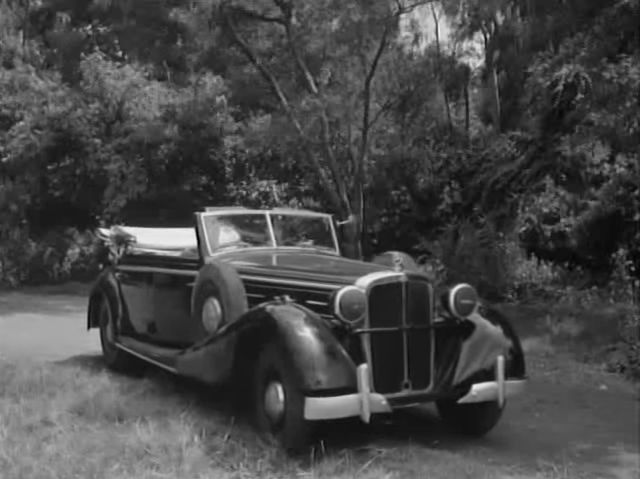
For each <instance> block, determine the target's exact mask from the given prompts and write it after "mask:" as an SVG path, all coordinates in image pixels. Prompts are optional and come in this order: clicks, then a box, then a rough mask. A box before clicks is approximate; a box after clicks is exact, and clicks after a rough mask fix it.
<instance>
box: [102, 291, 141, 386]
mask: <svg viewBox="0 0 640 479" xmlns="http://www.w3.org/2000/svg"><path fill="white" fill-rule="evenodd" d="M98 325H99V328H100V346H101V347H102V357H103V358H104V361H105V363H106V365H107V367H108V368H109V369H112V370H114V371H117V372H121V373H128V374H138V373H140V372H141V371H142V363H141V361H140V360H138V359H137V358H135V357H133V356H131V355H130V354H129V353H127V352H125V351H123V350H122V349H120V348H118V347H117V346H116V344H115V341H116V337H117V331H116V324H115V317H114V314H113V311H112V307H111V304H110V303H109V300H108V299H106V298H103V299H102V301H100V306H99V310H98Z"/></svg>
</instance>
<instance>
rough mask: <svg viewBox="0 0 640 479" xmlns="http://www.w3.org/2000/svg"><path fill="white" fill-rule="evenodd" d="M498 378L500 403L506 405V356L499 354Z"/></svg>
mask: <svg viewBox="0 0 640 479" xmlns="http://www.w3.org/2000/svg"><path fill="white" fill-rule="evenodd" d="M496 380H497V382H498V404H499V405H500V407H502V406H503V405H504V399H505V397H504V396H505V385H504V356H503V355H500V356H498V359H497V360H496Z"/></svg>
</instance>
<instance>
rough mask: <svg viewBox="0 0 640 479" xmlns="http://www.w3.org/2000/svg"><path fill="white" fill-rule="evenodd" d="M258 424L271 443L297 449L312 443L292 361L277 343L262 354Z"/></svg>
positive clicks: (256, 382)
mask: <svg viewBox="0 0 640 479" xmlns="http://www.w3.org/2000/svg"><path fill="white" fill-rule="evenodd" d="M253 402H254V412H255V420H256V426H257V427H258V429H259V431H260V432H261V433H262V434H264V435H265V437H266V438H267V440H268V441H269V442H271V441H275V442H277V443H279V444H280V445H281V446H282V447H283V448H284V449H285V450H287V451H289V452H296V451H300V450H302V449H304V447H306V446H308V445H309V440H310V438H311V434H312V427H311V423H310V422H309V421H307V420H306V419H305V418H304V394H303V393H302V391H301V389H300V387H299V385H298V383H297V381H296V379H295V375H294V372H293V370H292V367H291V361H290V360H288V358H287V357H286V355H285V354H283V351H282V349H281V348H280V347H278V345H277V344H275V343H271V344H268V345H267V346H266V347H265V348H264V349H263V350H262V352H261V353H260V355H259V357H258V361H257V367H256V371H255V375H254V382H253Z"/></svg>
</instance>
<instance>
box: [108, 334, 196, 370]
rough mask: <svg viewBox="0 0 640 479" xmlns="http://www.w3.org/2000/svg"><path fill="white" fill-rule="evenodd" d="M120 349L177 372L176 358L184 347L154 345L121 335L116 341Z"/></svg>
mask: <svg viewBox="0 0 640 479" xmlns="http://www.w3.org/2000/svg"><path fill="white" fill-rule="evenodd" d="M116 346H117V347H118V348H119V349H122V350H123V351H125V352H127V353H129V354H131V355H132V356H135V357H137V358H140V359H142V360H143V361H146V362H148V363H150V364H153V365H154V366H158V367H159V368H162V369H164V370H165V371H169V372H171V373H173V374H177V372H178V370H177V368H176V360H177V358H178V355H179V354H181V353H182V352H183V351H184V350H183V349H175V348H163V347H162V346H154V345H153V344H149V343H145V342H142V341H138V340H136V339H133V338H128V337H120V338H118V341H117V342H116Z"/></svg>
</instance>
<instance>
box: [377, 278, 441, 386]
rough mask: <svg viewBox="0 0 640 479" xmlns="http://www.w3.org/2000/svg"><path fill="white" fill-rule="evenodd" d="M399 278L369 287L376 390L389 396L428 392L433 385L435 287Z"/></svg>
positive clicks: (422, 280)
mask: <svg viewBox="0 0 640 479" xmlns="http://www.w3.org/2000/svg"><path fill="white" fill-rule="evenodd" d="M397 278H398V280H397V281H393V282H389V281H388V280H387V281H384V282H380V283H379V284H375V283H374V284H373V285H372V286H370V288H369V299H368V301H369V304H368V317H367V322H368V324H367V325H366V329H368V330H369V331H368V333H367V334H368V341H369V349H370V360H371V370H372V375H373V387H374V389H375V390H376V391H377V392H379V393H385V394H386V393H395V392H400V391H404V390H424V389H427V388H428V387H429V384H430V382H431V362H432V354H431V353H432V351H431V349H432V342H431V329H430V328H429V326H430V324H431V315H432V305H431V302H432V289H431V285H430V284H429V282H428V281H427V280H426V279H422V278H408V279H407V277H405V276H404V275H402V276H398V277H397Z"/></svg>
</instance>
